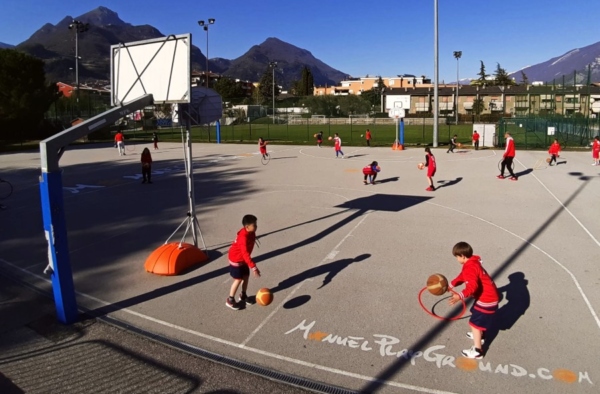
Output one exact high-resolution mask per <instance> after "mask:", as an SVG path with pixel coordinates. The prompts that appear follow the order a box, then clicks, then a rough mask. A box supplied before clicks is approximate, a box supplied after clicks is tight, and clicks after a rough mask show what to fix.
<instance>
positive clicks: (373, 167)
mask: <svg viewBox="0 0 600 394" xmlns="http://www.w3.org/2000/svg"><path fill="white" fill-rule="evenodd" d="M379 171H381V168H379V163H377V162H376V161H374V162H372V163H371V164H369V165H368V166H365V167H364V168H363V174H364V175H365V179H364V181H363V182H364V183H365V185H368V184H369V183H370V184H371V185H374V184H375V178H377V173H378V172H379ZM367 177H368V178H369V182H367Z"/></svg>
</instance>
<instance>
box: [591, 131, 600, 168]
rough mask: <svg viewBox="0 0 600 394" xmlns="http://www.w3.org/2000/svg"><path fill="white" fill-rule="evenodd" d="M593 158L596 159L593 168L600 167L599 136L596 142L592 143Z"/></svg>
mask: <svg viewBox="0 0 600 394" xmlns="http://www.w3.org/2000/svg"><path fill="white" fill-rule="evenodd" d="M592 158H593V159H594V162H593V163H592V165H593V166H597V165H600V139H599V138H598V136H596V137H594V142H592Z"/></svg>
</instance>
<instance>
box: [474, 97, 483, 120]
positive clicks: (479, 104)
mask: <svg viewBox="0 0 600 394" xmlns="http://www.w3.org/2000/svg"><path fill="white" fill-rule="evenodd" d="M482 112H483V99H482V98H476V99H475V100H473V113H474V114H475V115H476V116H477V120H478V121H479V115H481V113H482Z"/></svg>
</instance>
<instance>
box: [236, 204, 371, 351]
mask: <svg viewBox="0 0 600 394" xmlns="http://www.w3.org/2000/svg"><path fill="white" fill-rule="evenodd" d="M368 216H369V214H368V213H367V214H366V215H365V216H364V217H363V218H362V219H361V220H360V221H359V222H358V223H357V224H356V225H355V226H354V227H352V230H350V232H348V234H346V236H345V237H344V238H342V240H341V241H340V242H338V244H337V245H335V246H334V248H333V249H332V250H331V252H329V253H328V254H327V256H325V258H323V260H321V262H320V263H319V264H318V265H317V266H315V267H313V269H314V268H317V267H320V266H321V265H323V264H325V262H326V261H327V260H332V259H333V258H335V256H336V255H337V254H338V253H339V247H340V246H342V244H343V243H344V242H345V241H346V240H347V239H348V238H350V237H351V236H352V233H353V232H354V230H356V229H357V228H358V227H360V225H361V224H362V223H363V222H364V221H365V219H366V218H367V217H368ZM330 256H333V257H330ZM304 282H306V281H302V282H300V283H299V284H298V285H297V286H296V287H294V290H292V291H291V292H290V294H288V296H287V297H285V299H284V300H283V301H281V303H280V304H279V305H277V308H275V309H274V310H273V311H272V312H271V313H269V315H268V316H267V317H266V318H265V319H264V320H263V321H262V322H261V323H260V324H259V325H258V327H256V328H255V329H254V331H252V332H251V333H250V335H248V337H247V338H246V339H245V340H244V341H243V342H242V343H241V344H240V347H244V346H245V345H246V344H247V343H248V342H249V341H250V340H251V339H252V338H253V337H254V336H255V335H256V334H257V333H258V332H259V331H260V330H261V329H262V328H263V327H264V326H265V324H267V322H268V321H269V320H270V319H271V318H272V317H273V316H274V315H275V314H276V313H277V312H279V310H280V309H281V307H282V306H283V305H285V303H286V302H288V301H289V300H290V299H291V298H292V296H293V295H294V294H295V293H296V291H298V290H299V289H300V287H302V285H303V284H304Z"/></svg>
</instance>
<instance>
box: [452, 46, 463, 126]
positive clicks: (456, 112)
mask: <svg viewBox="0 0 600 394" xmlns="http://www.w3.org/2000/svg"><path fill="white" fill-rule="evenodd" d="M461 56H462V51H454V57H455V58H456V105H455V110H454V111H455V115H456V124H458V87H459V86H460V85H459V83H460V82H459V80H458V59H460V57H461Z"/></svg>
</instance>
